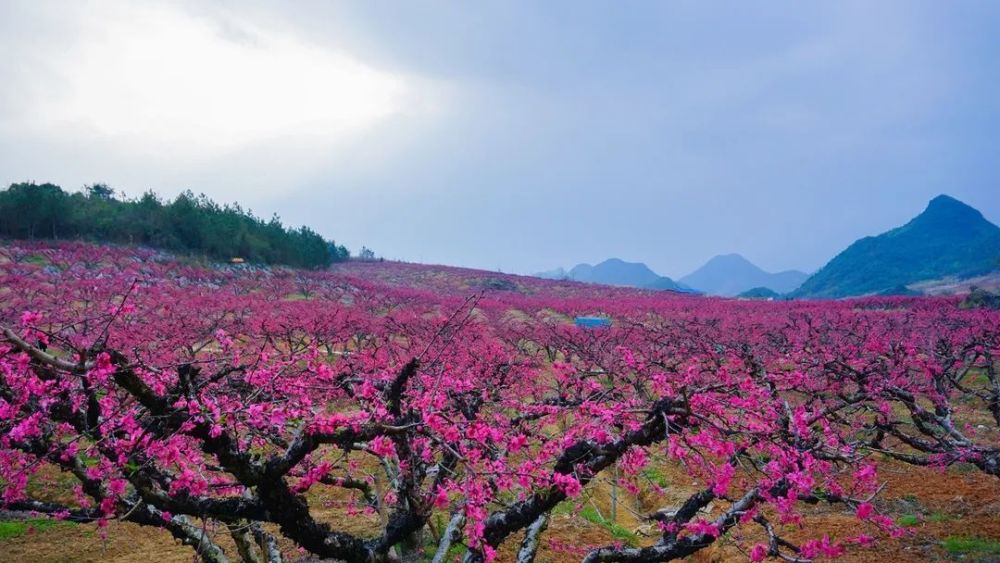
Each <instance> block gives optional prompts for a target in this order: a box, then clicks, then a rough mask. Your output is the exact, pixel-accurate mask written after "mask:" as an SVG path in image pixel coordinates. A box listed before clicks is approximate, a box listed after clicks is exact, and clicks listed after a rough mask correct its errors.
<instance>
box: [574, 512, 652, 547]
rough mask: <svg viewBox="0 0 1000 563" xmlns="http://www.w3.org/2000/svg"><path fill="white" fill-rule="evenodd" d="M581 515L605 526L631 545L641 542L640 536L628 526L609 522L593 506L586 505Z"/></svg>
mask: <svg viewBox="0 0 1000 563" xmlns="http://www.w3.org/2000/svg"><path fill="white" fill-rule="evenodd" d="M580 516H581V517H583V519H584V520H586V521H588V522H591V523H593V524H597V525H598V526H600V527H602V528H604V529H605V530H607V531H609V532H611V535H612V536H614V537H615V539H619V540H622V541H623V542H625V543H627V544H628V545H630V546H635V545H637V544H638V542H639V537H638V536H636V535H635V534H634V533H632V531H631V530H629V529H628V528H626V527H624V526H621V525H619V524H617V523H615V522H609V521H608V520H607V519H606V518H604V517H603V516H601V514H600V513H599V512H597V509H595V508H594V507H593V506H589V505H588V506H585V507H583V510H581V511H580Z"/></svg>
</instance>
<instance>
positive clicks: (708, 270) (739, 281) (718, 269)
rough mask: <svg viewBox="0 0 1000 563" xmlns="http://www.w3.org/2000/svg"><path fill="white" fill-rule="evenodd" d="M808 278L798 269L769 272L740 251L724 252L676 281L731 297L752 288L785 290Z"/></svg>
mask: <svg viewBox="0 0 1000 563" xmlns="http://www.w3.org/2000/svg"><path fill="white" fill-rule="evenodd" d="M808 278H809V274H807V273H805V272H799V271H797V270H787V271H784V272H778V273H776V274H772V273H769V272H765V271H764V270H762V269H760V268H758V267H757V266H756V265H755V264H753V263H752V262H750V261H749V260H747V259H746V258H744V257H742V256H740V255H739V254H723V255H720V256H716V257H715V258H712V259H711V260H709V261H708V262H706V263H705V265H704V266H702V267H701V268H698V269H697V270H695V271H694V272H692V273H690V274H688V275H686V276H684V277H683V278H681V279H680V280H678V281H680V283H682V284H684V285H688V286H691V287H694V288H697V289H698V290H700V291H704V292H705V293H708V294H710V295H722V296H726V297H731V296H734V295H739V294H740V293H743V292H744V291H748V290H750V289H754V288H767V289H770V290H772V291H774V292H777V293H788V292H789V291H792V290H794V289H796V288H797V287H799V286H800V285H802V282H804V281H806V279H808Z"/></svg>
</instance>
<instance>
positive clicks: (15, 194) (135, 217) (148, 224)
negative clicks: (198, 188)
mask: <svg viewBox="0 0 1000 563" xmlns="http://www.w3.org/2000/svg"><path fill="white" fill-rule="evenodd" d="M0 237H6V238H13V239H87V240H95V241H100V242H116V243H127V244H140V245H145V246H151V247H155V248H161V249H165V250H171V251H177V252H184V253H190V254H199V255H204V256H207V257H210V258H213V259H218V260H229V259H231V258H234V257H238V258H242V259H244V260H246V261H248V262H251V263H258V264H281V265H287V266H293V267H298V268H324V267H327V266H329V265H330V264H331V263H332V262H339V261H343V260H346V259H347V258H348V256H349V254H348V251H347V249H346V248H344V247H343V246H339V245H337V244H335V243H334V242H333V241H326V240H324V239H323V237H322V236H320V235H319V234H317V233H316V232H315V231H313V230H312V229H310V228H308V227H300V228H298V229H293V228H290V227H286V226H285V225H283V224H282V223H281V221H280V220H279V219H278V217H277V216H274V217H272V218H271V219H270V220H268V221H265V220H263V219H261V218H259V217H256V216H255V215H253V214H252V213H250V212H249V211H244V210H243V209H242V208H241V207H240V206H239V205H238V204H233V205H219V204H217V203H215V202H214V201H212V200H210V199H208V198H207V197H205V196H204V195H200V196H195V195H194V194H193V193H191V192H190V191H186V192H184V193H182V194H180V195H179V196H177V197H176V198H175V199H174V200H173V201H169V202H167V201H164V200H163V199H161V198H160V197H159V196H157V195H156V194H155V193H153V192H146V193H145V194H143V195H142V197H139V198H137V199H128V198H124V197H118V196H117V195H116V194H115V192H114V191H113V190H112V189H111V188H109V187H108V186H106V185H103V184H95V185H93V186H88V187H86V188H85V189H84V190H83V191H82V192H66V191H64V190H63V189H62V188H60V187H59V186H56V185H54V184H35V183H20V184H11V185H10V187H8V188H7V189H6V190H0Z"/></svg>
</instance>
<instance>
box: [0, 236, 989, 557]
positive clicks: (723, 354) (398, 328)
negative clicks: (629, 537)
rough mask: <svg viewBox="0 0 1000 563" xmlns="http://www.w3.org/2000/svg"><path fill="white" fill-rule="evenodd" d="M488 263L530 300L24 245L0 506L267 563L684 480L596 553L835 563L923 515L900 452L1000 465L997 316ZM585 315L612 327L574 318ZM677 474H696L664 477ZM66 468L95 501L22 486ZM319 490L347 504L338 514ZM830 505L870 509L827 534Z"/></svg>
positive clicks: (404, 268)
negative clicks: (811, 512) (704, 291)
mask: <svg viewBox="0 0 1000 563" xmlns="http://www.w3.org/2000/svg"><path fill="white" fill-rule="evenodd" d="M38 256H42V257H44V258H45V260H44V262H42V263H39V261H38V260H35V259H33V257H38ZM479 276H480V278H478V279H481V276H482V273H480V274H479ZM490 277H492V278H496V279H502V280H509V281H510V282H511V283H512V284H514V285H515V286H516V287H517V288H518V290H517V291H501V290H484V289H482V288H481V284H477V283H476V280H477V278H476V275H475V273H474V272H472V271H469V270H462V269H447V268H430V267H424V266H416V265H406V264H395V263H388V262H386V263H374V262H359V263H350V264H344V265H340V266H338V268H337V269H336V270H335V271H324V272H309V271H301V270H285V269H273V270H268V271H264V272H254V273H252V275H251V274H248V273H247V272H245V271H241V270H239V269H218V268H216V269H211V268H202V267H199V266H197V265H193V264H190V263H185V262H178V261H175V260H172V259H170V258H169V257H166V256H164V255H162V254H157V253H155V252H153V251H150V250H134V249H133V250H130V249H123V248H108V247H98V246H92V245H87V244H80V243H75V244H59V245H55V246H46V245H41V244H21V245H18V246H11V247H8V248H5V249H2V250H0V288H4V289H3V290H0V291H3V292H4V293H3V299H2V300H0V326H2V327H4V329H3V331H2V334H0V483H2V484H3V485H2V487H0V503H2V504H3V506H0V509H3V508H6V509H13V510H31V511H35V512H37V513H39V514H48V515H53V516H58V517H63V518H68V519H71V520H73V521H79V522H88V521H89V522H98V523H99V524H103V523H106V522H107V521H109V520H111V519H123V520H128V521H131V522H135V523H138V524H141V525H146V526H156V527H161V528H164V529H166V530H167V531H169V532H170V533H171V534H172V535H173V536H174V537H176V538H178V539H180V540H182V541H183V542H185V543H186V544H188V545H191V546H192V547H194V548H195V549H196V551H197V553H198V555H199V556H200V557H201V558H202V559H203V560H206V561H216V562H219V561H224V560H226V558H227V557H229V556H232V554H228V555H227V554H226V553H225V551H224V550H223V548H222V547H220V544H219V538H218V536H219V535H220V534H229V535H231V536H232V538H233V541H235V542H236V543H237V545H238V546H242V547H241V550H242V549H246V550H250V552H254V553H257V555H258V556H259V558H260V559H262V560H264V559H266V560H268V561H277V560H279V559H280V554H278V553H276V551H275V550H276V549H277V548H275V549H271V548H268V547H267V546H274V545H277V544H276V543H275V542H276V540H277V538H276V537H275V534H280V535H281V536H282V537H283V538H284V540H286V541H287V542H289V543H291V544H294V545H296V546H297V547H299V548H301V549H302V550H304V551H306V552H309V553H311V554H313V555H315V556H317V557H323V558H334V559H342V560H349V561H382V560H386V559H390V558H392V557H390V554H391V555H392V556H393V557H398V558H399V559H403V560H406V559H411V558H413V557H414V555H415V554H414V553H412V552H407V551H406V550H407V549H409V548H408V547H407V546H414V545H424V542H422V541H420V539H419V537H418V536H419V535H420V534H421V533H422V532H423V531H424V530H426V529H428V528H429V524H430V523H431V522H434V521H435V520H437V519H438V517H441V518H440V520H441V521H446V522H448V523H449V524H448V526H447V527H446V530H445V531H442V530H441V527H440V526H438V527H437V528H436V529H437V532H436V533H440V536H441V538H442V539H441V541H440V543H439V544H438V548H437V550H438V553H439V554H440V555H441V556H443V555H444V554H447V553H449V552H450V551H451V550H452V549H453V548H454V546H455V545H456V544H457V543H459V542H460V543H463V544H464V545H466V546H468V548H469V550H468V553H467V555H466V561H468V562H469V563H474V562H478V561H488V560H491V559H493V558H494V557H495V555H496V550H497V549H498V548H499V547H500V546H501V544H504V543H505V542H508V541H510V542H517V541H518V540H519V538H520V537H525V538H526V539H527V534H530V533H536V534H537V533H540V534H544V533H545V532H544V531H542V528H543V527H544V526H534V524H535V523H538V522H544V521H545V519H546V517H547V516H548V515H549V514H551V513H552V511H553V510H554V509H556V507H558V506H559V505H560V504H561V503H565V502H566V501H570V502H573V500H574V499H577V500H578V499H579V498H580V496H581V495H585V494H588V491H587V488H588V487H591V486H592V483H594V482H595V480H599V479H602V478H603V477H604V476H606V475H607V474H608V473H610V472H611V471H614V472H616V475H618V476H619V479H618V485H619V487H620V490H621V491H628V492H629V494H634V495H636V496H639V495H641V493H642V492H643V491H649V490H651V488H653V487H661V486H666V487H669V488H672V489H671V491H670V492H671V495H672V496H676V498H678V499H680V504H679V506H678V507H677V509H676V510H673V511H670V512H669V513H660V512H658V513H656V515H655V518H654V515H649V518H650V519H651V520H655V521H656V523H657V524H658V526H659V528H658V530H657V532H656V533H657V537H656V538H655V540H654V541H655V543H654V544H652V545H644V546H627V545H622V544H621V543H620V542H619V543H616V544H612V545H607V546H595V545H584V546H576V547H579V548H581V549H584V550H586V551H585V559H586V561H588V562H595V563H596V562H599V561H666V560H671V559H679V558H683V557H687V556H689V555H691V554H693V553H695V552H697V551H699V550H701V549H703V548H705V547H707V546H709V545H712V544H713V543H714V542H715V541H717V540H718V539H719V538H720V537H726V538H728V539H729V540H731V541H733V542H736V543H737V544H738V545H739V547H741V548H743V549H746V551H747V552H748V553H750V555H751V558H752V559H754V560H761V559H763V558H765V557H768V556H775V557H777V556H783V557H785V558H800V559H812V558H816V557H836V556H838V555H841V554H843V553H845V552H846V551H847V550H848V549H849V548H850V546H852V545H856V544H863V545H867V544H869V543H871V542H873V541H877V540H878V539H879V538H881V537H884V536H885V535H887V534H899V533H902V532H901V531H900V529H899V528H898V527H897V525H896V524H895V523H894V522H893V521H892V520H891V519H890V518H888V517H886V516H885V515H883V514H880V513H879V511H878V510H877V508H876V506H877V500H876V497H877V495H878V493H879V491H880V489H881V485H880V483H879V478H878V467H879V464H880V462H881V461H882V459H883V458H884V457H890V458H894V459H897V460H899V461H903V462H906V463H911V464H917V465H927V466H933V467H942V468H944V467H949V466H952V465H955V464H960V463H967V464H970V466H972V467H974V468H975V470H976V471H978V472H980V473H981V474H982V475H983V478H990V479H992V478H995V477H996V476H997V475H1000V447H998V445H997V443H996V440H995V433H994V432H995V431H996V429H997V427H1000V407H998V405H1000V395H998V393H1000V384H998V375H997V360H998V358H1000V329H998V327H1000V313H998V312H995V311H990V310H981V309H976V310H962V309H959V308H958V307H957V306H956V304H957V300H956V299H949V298H926V297H920V298H895V297H889V298H869V299H863V300H851V301H838V302H831V301H825V302H810V301H804V302H762V301H736V300H723V299H713V298H695V297H684V296H677V295H669V294H664V293H657V292H651V291H640V290H632V289H624V288H607V287H598V286H592V285H585V284H579V283H574V282H565V281H560V282H555V281H551V282H550V281H544V280H538V279H532V278H521V277H517V276H506V275H501V274H492V273H491V274H490ZM95 280H97V281H95ZM290 297H291V298H290ZM586 315H604V316H607V317H608V318H613V319H614V321H615V322H614V323H613V324H612V326H611V327H608V328H606V329H604V330H600V331H594V330H582V329H579V328H577V327H575V326H574V325H573V323H572V319H574V318H576V317H577V316H586ZM969 420H975V421H976V423H975V425H971V424H969V423H968V421H969ZM987 424H988V425H989V428H988V429H987V430H979V429H978V428H979V426H985V425H987ZM661 463H671V464H672V466H671V467H673V468H682V469H681V470H683V471H686V472H687V475H686V476H685V478H684V479H683V480H682V481H683V483H681V482H680V481H681V480H671V482H661V483H659V484H658V483H655V482H654V480H658V479H651V478H650V477H654V478H655V476H656V475H659V474H660V472H659V471H656V469H657V466H658V465H659V464H661ZM44 466H48V467H55V468H58V469H60V470H62V471H63V473H64V474H65V475H68V476H72V477H73V478H74V479H75V480H76V482H77V483H78V485H77V488H76V489H75V490H74V500H73V501H72V502H65V499H57V498H50V497H45V496H44V495H43V494H37V493H36V491H37V487H33V488H31V487H28V482H29V479H31V478H32V477H33V476H34V478H35V479H39V478H43V477H44V474H43V473H39V470H40V469H41V468H42V467H44ZM649 469H653V470H654V471H648V470H649ZM692 484H693V485H692ZM334 492H336V493H335V495H334ZM321 493H324V494H326V495H331V496H336V498H338V499H342V500H338V504H337V505H336V506H335V510H336V512H335V513H336V515H337V517H336V518H333V519H330V518H327V519H325V520H324V519H323V518H322V517H321V513H322V514H323V515H328V514H329V512H328V509H327V508H326V507H324V505H323V503H315V502H310V497H311V495H319V494H321ZM312 498H315V497H312ZM818 503H823V504H824V505H829V507H830V508H829V510H841V511H844V512H845V513H848V514H851V515H853V517H854V518H856V520H857V526H856V527H855V528H854V529H851V527H843V528H842V529H843V532H842V533H843V534H845V535H842V536H840V537H826V536H822V537H818V536H819V534H812V535H810V529H809V527H808V522H809V521H808V520H807V519H803V518H802V511H803V507H806V506H809V505H813V504H818ZM347 519H356V520H358V521H362V522H363V523H364V525H357V524H358V522H353V523H349V522H347ZM799 526H804V527H805V528H804V533H805V534H806V536H805V538H803V540H802V541H798V542H796V543H795V544H793V543H792V542H791V541H790V540H788V538H786V537H783V534H784V533H785V530H787V529H789V528H797V527H799ZM739 528H751V529H754V530H757V531H759V533H760V534H761V537H766V538H767V539H766V540H765V543H756V544H752V545H744V544H745V542H746V541H747V540H746V539H745V538H747V537H753V535H752V534H746V535H744V534H739V533H736V530H738V529H739ZM359 529H361V530H368V532H366V533H362V532H358V530H359ZM206 530H207V531H206ZM531 530H534V532H531ZM451 531H454V534H452V532H451ZM731 532H732V533H731ZM248 537H249V539H248ZM750 541H753V540H750ZM226 543H228V542H226ZM537 543H538V542H533V541H532V542H529V541H525V542H524V544H523V545H526V546H528V547H529V548H530V547H531V546H537ZM277 551H280V550H277ZM392 552H395V553H392ZM528 555H529V556H528V557H527V558H526V559H525V560H530V559H531V557H530V555H532V554H530V553H529V554H528Z"/></svg>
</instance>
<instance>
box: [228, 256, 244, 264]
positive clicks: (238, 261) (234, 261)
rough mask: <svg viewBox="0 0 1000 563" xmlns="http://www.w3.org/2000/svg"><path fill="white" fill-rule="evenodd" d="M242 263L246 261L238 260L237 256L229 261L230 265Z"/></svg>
mask: <svg viewBox="0 0 1000 563" xmlns="http://www.w3.org/2000/svg"><path fill="white" fill-rule="evenodd" d="M244 262H246V260H244V259H242V258H240V257H239V256H233V257H232V258H230V259H229V263H230V264H242V263H244Z"/></svg>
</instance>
